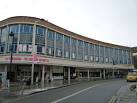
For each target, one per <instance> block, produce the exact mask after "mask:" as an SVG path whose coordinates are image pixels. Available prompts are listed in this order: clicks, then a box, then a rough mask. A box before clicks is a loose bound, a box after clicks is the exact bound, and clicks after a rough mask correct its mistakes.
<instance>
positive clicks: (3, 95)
mask: <svg viewBox="0 0 137 103" xmlns="http://www.w3.org/2000/svg"><path fill="white" fill-rule="evenodd" d="M80 82H81V81H77V80H75V81H71V82H70V84H68V82H63V81H55V82H51V83H46V84H45V85H44V88H42V87H41V86H38V85H34V86H33V87H32V88H31V89H30V88H28V89H25V87H24V85H23V83H21V85H22V86H21V87H20V85H19V87H17V86H18V85H16V88H17V89H18V90H14V91H13V90H11V92H10V90H9V89H3V90H0V103H5V102H7V101H10V100H12V99H15V98H18V97H20V96H25V95H31V94H35V93H39V92H42V91H46V90H50V89H56V88H61V87H65V86H70V85H74V84H78V83H80ZM3 101H4V102H3Z"/></svg>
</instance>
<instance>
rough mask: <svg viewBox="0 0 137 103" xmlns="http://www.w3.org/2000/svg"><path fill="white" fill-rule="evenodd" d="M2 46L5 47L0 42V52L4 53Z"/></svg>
mask: <svg viewBox="0 0 137 103" xmlns="http://www.w3.org/2000/svg"><path fill="white" fill-rule="evenodd" d="M4 47H5V45H4V44H0V53H4Z"/></svg>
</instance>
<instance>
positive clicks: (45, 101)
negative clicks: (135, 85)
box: [9, 80, 127, 103]
mask: <svg viewBox="0 0 137 103" xmlns="http://www.w3.org/2000/svg"><path fill="white" fill-rule="evenodd" d="M126 84H127V83H126V81H125V80H101V81H94V82H93V81H91V82H83V83H80V84H76V85H71V86H67V87H63V88H58V89H52V90H48V91H44V92H41V93H37V94H33V95H30V96H25V97H22V98H18V99H15V100H13V101H10V102H9V103H109V101H110V99H111V98H112V97H113V96H114V95H116V92H117V91H118V90H119V88H120V87H121V86H124V85H126Z"/></svg>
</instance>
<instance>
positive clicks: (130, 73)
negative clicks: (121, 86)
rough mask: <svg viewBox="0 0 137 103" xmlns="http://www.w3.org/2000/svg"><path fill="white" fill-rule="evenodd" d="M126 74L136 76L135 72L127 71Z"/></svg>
mask: <svg viewBox="0 0 137 103" xmlns="http://www.w3.org/2000/svg"><path fill="white" fill-rule="evenodd" d="M128 75H129V76H137V72H129V73H128Z"/></svg>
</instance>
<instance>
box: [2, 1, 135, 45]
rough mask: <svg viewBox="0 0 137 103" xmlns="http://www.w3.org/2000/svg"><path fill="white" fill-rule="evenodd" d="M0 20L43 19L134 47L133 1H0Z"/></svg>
mask: <svg viewBox="0 0 137 103" xmlns="http://www.w3.org/2000/svg"><path fill="white" fill-rule="evenodd" d="M0 14H1V15H0V20H3V19H6V18H8V17H12V16H32V17H38V18H43V19H45V20H48V21H49V22H51V23H54V24H56V25H58V26H60V27H63V28H65V29H67V30H70V31H72V32H75V33H77V34H80V35H83V36H86V37H89V38H92V39H96V40H99V41H104V42H107V43H112V44H118V45H123V46H129V47H134V46H137V0H0Z"/></svg>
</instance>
